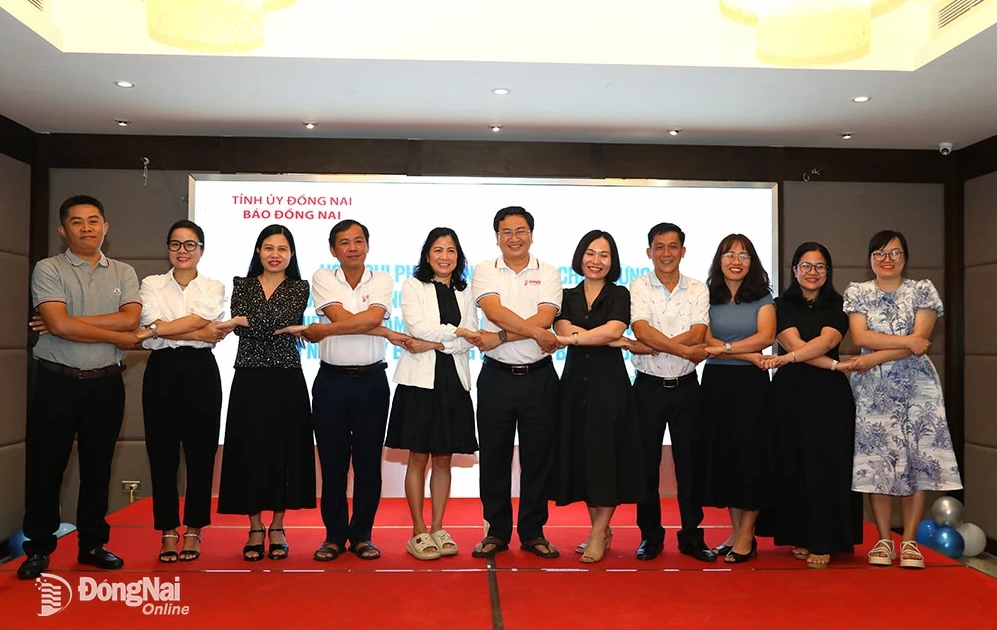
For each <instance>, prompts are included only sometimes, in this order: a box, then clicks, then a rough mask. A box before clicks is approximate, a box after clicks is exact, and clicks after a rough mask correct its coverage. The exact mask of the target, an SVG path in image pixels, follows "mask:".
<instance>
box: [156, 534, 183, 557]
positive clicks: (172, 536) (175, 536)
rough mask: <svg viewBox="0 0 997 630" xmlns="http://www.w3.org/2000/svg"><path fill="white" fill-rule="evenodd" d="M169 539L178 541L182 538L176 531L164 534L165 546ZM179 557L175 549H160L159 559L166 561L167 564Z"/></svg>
mask: <svg viewBox="0 0 997 630" xmlns="http://www.w3.org/2000/svg"><path fill="white" fill-rule="evenodd" d="M167 540H177V541H179V540H180V536H179V535H178V534H177V533H176V532H173V533H172V534H163V546H164V547H165V546H166V541H167ZM174 544H176V543H174ZM178 557H179V555H178V554H177V552H176V550H175V549H174V550H173V551H160V552H159V561H160V562H165V563H167V564H170V563H172V562H176V561H177V558H178Z"/></svg>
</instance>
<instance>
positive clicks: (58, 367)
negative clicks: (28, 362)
mask: <svg viewBox="0 0 997 630" xmlns="http://www.w3.org/2000/svg"><path fill="white" fill-rule="evenodd" d="M38 367H40V368H42V369H43V370H48V371H49V372H55V373H56V374H64V375H65V376H71V377H72V378H75V379H79V380H81V381H85V380H90V379H94V378H104V377H105V376H112V375H114V374H121V373H122V372H124V371H125V366H124V365H122V364H120V363H115V364H114V365H108V366H107V367H102V368H97V369H95V370H79V369H77V368H74V367H69V366H68V365H63V364H61V363H55V362H53V361H46V360H45V359H38Z"/></svg>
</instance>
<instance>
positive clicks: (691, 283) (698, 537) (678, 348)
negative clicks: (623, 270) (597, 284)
mask: <svg viewBox="0 0 997 630" xmlns="http://www.w3.org/2000/svg"><path fill="white" fill-rule="evenodd" d="M647 245H648V247H647V257H648V258H650V259H651V262H652V263H653V264H654V270H653V271H651V272H650V273H646V274H644V275H643V276H640V277H639V278H636V279H635V280H634V281H633V282H631V283H630V320H631V324H630V327H631V329H632V330H633V332H634V336H636V337H637V339H638V340H639V341H641V342H643V343H644V344H646V345H647V346H649V347H650V348H651V349H652V350H653V351H654V352H653V354H649V355H637V354H635V355H634V356H633V364H634V368H635V369H636V370H637V377H636V379H634V397H635V398H636V400H637V420H638V423H639V425H640V434H641V438H640V439H641V453H642V457H641V459H642V460H643V464H644V476H645V484H646V488H647V496H648V497H650V499H649V500H648V501H647V502H645V503H638V504H637V526H638V527H640V532H641V538H642V541H641V543H640V547H638V548H637V559H638V560H653V559H654V558H656V557H657V556H658V554H660V553H661V550H662V549H663V547H664V541H665V530H664V528H662V526H661V500H660V499H659V495H658V482H659V468H660V466H661V442H662V440H663V439H664V436H665V427H668V428H670V429H671V437H672V459H673V460H674V463H675V480H676V482H677V484H678V503H679V513H680V516H681V519H682V529H681V530H679V533H678V547H679V552H681V553H683V554H685V555H687V556H690V557H692V558H695V559H697V560H702V561H703V562H713V561H714V560H716V559H717V557H716V555H715V554H714V553H713V552H711V551H710V550H709V549H707V548H706V544H705V543H704V542H703V530H702V529H701V528H700V527H699V525H700V523H702V521H703V508H702V507H701V506H700V504H699V501H698V499H697V497H696V493H695V483H696V477H697V474H696V468H695V466H696V462H697V461H699V460H700V459H701V458H700V457H699V455H698V451H697V450H696V449H697V448H700V442H699V439H698V430H699V401H700V398H699V379H698V377H697V376H696V364H697V363H699V362H700V361H702V360H703V359H705V358H706V350H705V346H704V345H703V339H704V338H705V336H706V328H707V326H708V325H709V323H710V293H709V290H708V289H707V288H706V285H705V284H703V283H702V282H700V281H698V280H693V279H692V278H689V277H687V276H684V275H682V274H681V273H680V272H679V263H680V262H682V258H684V257H685V233H684V232H683V231H682V230H681V229H680V228H679V227H678V226H677V225H675V224H674V223H659V224H658V225H655V226H654V227H653V228H651V230H650V231H649V232H648V234H647Z"/></svg>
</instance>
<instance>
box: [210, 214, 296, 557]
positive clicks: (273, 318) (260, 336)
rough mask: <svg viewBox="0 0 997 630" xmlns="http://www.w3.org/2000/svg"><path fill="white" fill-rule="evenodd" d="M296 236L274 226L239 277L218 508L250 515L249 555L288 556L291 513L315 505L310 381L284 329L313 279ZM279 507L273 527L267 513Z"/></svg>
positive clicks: (246, 554) (293, 319) (234, 291)
mask: <svg viewBox="0 0 997 630" xmlns="http://www.w3.org/2000/svg"><path fill="white" fill-rule="evenodd" d="M294 251H295V250H294V237H293V236H291V232H290V231H289V230H288V229H287V228H286V227H284V226H282V225H270V226H268V227H266V228H264V230H263V231H262V232H260V236H259V238H257V240H256V249H255V253H254V254H253V259H252V262H251V263H250V265H249V273H247V274H246V277H245V278H239V277H236V278H235V279H234V281H233V282H234V286H233V289H232V319H231V320H229V322H228V325H229V326H230V327H231V328H233V329H234V330H235V334H236V335H238V336H239V351H238V354H237V355H236V358H235V376H234V377H233V378H232V389H231V391H230V392H229V405H228V419H227V420H226V425H225V448H224V455H223V457H222V475H221V486H220V488H219V491H218V512H219V513H221V514H246V515H248V516H249V526H250V527H249V541H248V542H247V543H246V546H245V547H244V548H243V551H242V555H243V558H245V559H246V560H249V561H251V562H252V561H256V560H261V559H263V555H264V546H263V541H264V535H266V536H267V537H268V538H269V544H270V549H269V553H268V554H267V556H268V557H269V558H270V559H271V560H282V559H284V558H286V557H287V553H288V546H287V539H286V537H285V536H284V512H285V510H295V509H300V508H313V507H315V449H314V442H313V441H312V431H311V425H310V417H311V405H310V403H309V399H308V386H307V385H306V384H305V377H304V375H303V374H302V372H301V357H300V354H299V351H298V345H297V338H296V337H294V336H292V335H290V334H282V333H284V332H285V330H284V329H286V328H287V327H289V326H294V325H298V324H301V321H302V316H303V315H304V312H305V306H306V305H307V304H308V281H307V280H302V279H301V272H300V271H299V270H298V263H297V259H296V258H295V257H294ZM264 510H267V511H273V520H272V522H271V524H270V527H269V531H268V530H266V529H264V528H263V521H262V518H261V512H262V511H264Z"/></svg>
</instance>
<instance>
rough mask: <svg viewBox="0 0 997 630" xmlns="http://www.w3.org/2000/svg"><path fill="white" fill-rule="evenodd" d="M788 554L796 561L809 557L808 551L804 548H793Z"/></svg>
mask: <svg viewBox="0 0 997 630" xmlns="http://www.w3.org/2000/svg"><path fill="white" fill-rule="evenodd" d="M790 553H792V554H793V557H794V558H796V559H797V560H806V559H807V558H809V557H810V550H809V549H806V548H804V547H794V548H793V550H792V551H791V552H790Z"/></svg>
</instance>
